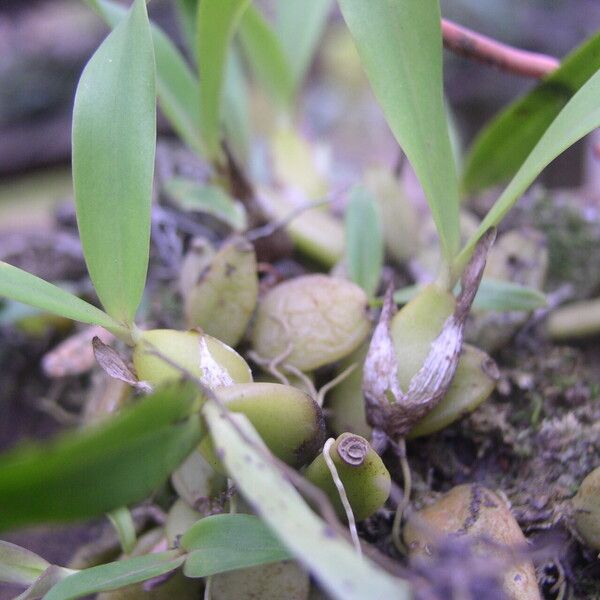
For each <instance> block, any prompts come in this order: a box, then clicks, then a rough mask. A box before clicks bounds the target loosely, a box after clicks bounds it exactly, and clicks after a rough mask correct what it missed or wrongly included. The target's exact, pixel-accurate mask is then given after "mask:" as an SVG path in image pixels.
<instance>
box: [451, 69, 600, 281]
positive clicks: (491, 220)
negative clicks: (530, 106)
mask: <svg viewBox="0 0 600 600" xmlns="http://www.w3.org/2000/svg"><path fill="white" fill-rule="evenodd" d="M597 127H600V71H598V72H596V74H595V75H593V76H592V77H591V78H590V79H589V80H588V81H587V83H585V84H584V85H583V86H582V87H581V89H580V90H579V91H578V92H577V93H576V94H575V95H574V96H573V98H571V100H569V102H568V103H567V105H566V106H565V107H564V108H563V109H562V110H561V111H560V113H559V115H558V116H557V117H556V119H554V121H553V122H552V125H550V127H548V129H547V130H546V133H544V135H543V136H542V137H541V139H540V140H539V142H538V143H537V144H536V146H535V148H534V149H533V150H532V151H531V154H529V156H528V157H527V160H526V161H525V162H524V163H523V165H522V166H521V168H520V169H519V170H518V171H517V173H516V174H515V176H514V177H513V178H512V180H511V182H510V183H509V184H508V186H507V187H506V189H505V190H504V192H502V194H501V196H500V197H499V198H498V200H496V202H495V204H494V206H492V208H491V209H490V211H489V212H488V214H487V215H486V217H485V219H484V220H483V221H482V222H481V224H480V226H479V228H478V229H477V231H476V232H475V233H474V234H473V236H472V237H471V238H470V239H469V241H468V242H467V244H466V245H465V248H464V249H463V250H462V251H461V253H460V255H459V256H458V257H457V258H456V261H455V267H456V268H457V269H458V270H460V269H461V267H462V265H464V264H466V263H467V261H468V260H469V257H470V256H471V254H472V252H473V249H474V248H475V246H476V244H477V241H478V240H479V238H480V237H481V236H482V235H483V234H484V233H485V232H486V231H487V230H488V229H489V228H490V227H495V226H496V225H498V223H500V221H501V220H502V219H503V218H504V216H505V215H506V213H507V212H508V211H509V210H510V209H511V208H512V207H513V206H514V204H515V203H516V202H517V200H518V199H519V198H520V197H521V196H522V194H523V193H524V192H525V191H526V190H527V188H528V187H529V186H530V185H531V184H532V183H533V182H534V181H535V179H536V177H537V176H538V175H539V174H540V173H541V172H542V171H543V170H544V169H545V168H546V167H547V166H548V165H549V164H550V163H551V162H552V161H553V160H554V159H555V158H556V157H557V156H558V155H559V154H561V153H562V152H564V151H565V150H566V149H567V148H569V146H571V145H573V144H574V143H575V142H577V141H578V140H580V139H581V138H582V137H584V136H585V135H587V134H588V133H590V132H591V131H593V130H594V129H596V128H597Z"/></svg>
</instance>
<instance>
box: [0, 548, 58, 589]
mask: <svg viewBox="0 0 600 600" xmlns="http://www.w3.org/2000/svg"><path fill="white" fill-rule="evenodd" d="M49 566H50V563H49V562H48V561H47V560H44V559H43V558H42V557H41V556H38V555H37V554H35V553H34V552H31V550H26V549H25V548H21V546H17V545H16V544H11V543H10V542H4V541H2V540H0V581H3V582H4V583H15V584H17V585H31V584H32V583H33V582H34V581H35V580H36V579H37V578H38V577H39V576H40V575H41V574H42V573H43V572H44V571H45V570H46V569H47V568H48V567H49Z"/></svg>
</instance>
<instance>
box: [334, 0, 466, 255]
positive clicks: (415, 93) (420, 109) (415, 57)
mask: <svg viewBox="0 0 600 600" xmlns="http://www.w3.org/2000/svg"><path fill="white" fill-rule="evenodd" d="M338 4H339V5H340V8H341V10H342V14H343V16H344V19H345V20H346V23H347V25H348V28H349V29H350V33H351V34H352V36H353V38H354V41H355V43H356V47H357V49H358V52H359V54H360V57H361V60H362V63H363V66H364V69H365V71H366V73H367V76H368V78H369V80H370V82H371V86H372V88H373V91H374V92H375V96H376V97H377V99H378V100H379V103H380V104H381V107H382V108H383V112H384V114H385V116H386V119H387V122H388V124H389V126H390V128H391V130H392V132H393V133H394V135H395V137H396V140H398V143H399V144H400V146H401V147H402V150H403V151H404V152H405V153H406V155H407V157H408V159H409V161H410V163H411V165H412V167H413V169H414V170H415V173H416V174H417V177H418V178H419V181H420V182H421V185H422V187H423V190H424V192H425V196H426V197H427V201H428V203H429V207H430V209H431V212H432V215H433V219H434V221H435V224H436V227H437V230H438V232H439V236H440V240H441V245H442V250H443V254H444V256H445V257H446V260H447V261H448V262H450V260H451V259H452V258H453V257H454V256H455V255H456V253H457V252H458V250H459V240H460V236H459V226H458V206H459V199H458V183H457V179H456V170H455V166H454V158H453V156H452V148H451V145H450V137H449V134H448V125H447V122H446V111H445V108H444V98H443V89H442V34H441V29H440V7H439V2H438V1H437V0H428V1H427V2H424V1H423V0H396V1H395V2H390V0H370V1H369V2H365V1H364V0H338Z"/></svg>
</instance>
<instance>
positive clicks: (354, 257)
mask: <svg viewBox="0 0 600 600" xmlns="http://www.w3.org/2000/svg"><path fill="white" fill-rule="evenodd" d="M383 254H384V249H383V232H382V228H381V222H380V218H379V213H378V210H377V205H376V203H375V199H374V198H373V197H372V196H371V192H369V190H367V189H366V188H365V187H362V186H357V187H355V188H354V189H353V190H352V192H351V194H350V201H349V202H348V207H347V208H346V268H347V269H348V275H349V277H350V279H351V280H352V281H354V283H356V284H358V285H360V287H362V288H363V289H364V290H365V292H366V293H367V294H368V295H369V296H372V295H373V294H374V293H375V292H376V290H377V286H378V285H379V279H380V276H381V268H382V267H383Z"/></svg>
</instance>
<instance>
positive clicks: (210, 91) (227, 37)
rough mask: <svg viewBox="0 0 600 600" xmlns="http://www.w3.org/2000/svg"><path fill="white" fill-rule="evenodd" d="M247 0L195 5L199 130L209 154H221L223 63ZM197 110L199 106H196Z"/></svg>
mask: <svg viewBox="0 0 600 600" xmlns="http://www.w3.org/2000/svg"><path fill="white" fill-rule="evenodd" d="M249 2H250V0H202V2H201V3H200V7H199V9H198V26H197V40H198V42H197V60H198V68H199V71H200V82H201V85H200V105H201V107H202V109H201V110H202V112H201V114H202V119H201V123H202V133H203V139H204V142H205V144H206V150H207V152H208V157H209V158H210V159H211V160H217V159H218V158H219V157H220V155H221V143H220V142H221V134H220V132H221V115H222V110H221V107H222V97H223V82H224V79H225V65H226V61H227V55H228V50H229V46H230V42H231V39H232V37H233V33H234V31H235V28H236V26H237V25H238V22H239V19H240V17H241V16H242V14H243V12H244V10H245V9H246V7H247V6H248V4H249ZM199 110H200V109H199Z"/></svg>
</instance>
